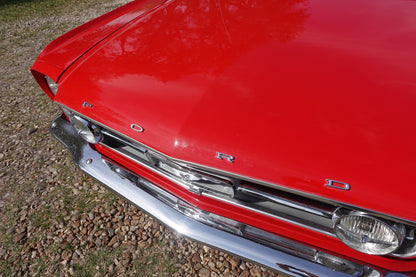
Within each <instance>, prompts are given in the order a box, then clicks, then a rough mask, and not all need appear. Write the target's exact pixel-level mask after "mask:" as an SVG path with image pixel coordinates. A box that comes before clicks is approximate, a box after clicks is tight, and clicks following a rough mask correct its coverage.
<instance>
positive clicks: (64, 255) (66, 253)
mask: <svg viewBox="0 0 416 277" xmlns="http://www.w3.org/2000/svg"><path fill="white" fill-rule="evenodd" d="M71 257H72V251H71V250H70V249H66V250H64V251H63V252H62V254H61V258H62V260H64V261H69V260H70V259H71Z"/></svg>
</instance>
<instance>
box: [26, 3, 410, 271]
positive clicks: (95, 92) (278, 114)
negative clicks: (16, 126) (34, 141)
mask: <svg viewBox="0 0 416 277" xmlns="http://www.w3.org/2000/svg"><path fill="white" fill-rule="evenodd" d="M263 2H264V3H263ZM383 3H384V6H383V7H388V8H389V11H390V13H389V18H391V19H392V21H389V22H394V24H393V23H389V24H390V25H393V26H390V27H389V28H387V27H386V29H385V30H384V32H378V31H377V30H379V29H378V28H376V27H375V26H380V25H381V24H382V23H383V24H384V25H383V26H387V25H386V23H385V19H384V18H383V17H382V16H383V15H384V13H385V10H384V8H382V7H381V6H376V5H375V4H364V3H358V2H357V3H355V4H353V3H338V4H337V5H335V4H329V3H328V1H311V2H309V1H302V0H301V1H270V2H266V1H262V2H261V3H258V2H256V1H249V3H234V2H227V1H226V2H218V1H206V2H201V3H194V2H192V1H134V2H132V3H130V4H128V5H127V6H124V7H122V8H121V9H118V10H115V11H114V12H112V13H110V14H108V15H105V16H103V17H101V18H99V19H96V20H95V21H93V22H91V23H88V24H87V25H84V26H83V27H80V28H79V29H76V30H74V31H72V32H71V33H69V34H67V35H64V36H63V37H61V38H60V39H58V40H57V41H56V42H54V43H53V44H51V46H49V47H48V48H47V49H46V50H45V51H44V52H43V53H42V54H41V55H40V57H39V58H38V60H37V61H36V62H35V64H34V65H33V67H32V72H33V75H34V76H35V78H36V80H37V81H38V83H39V84H40V86H41V87H42V88H43V89H44V90H45V92H46V93H47V94H48V96H49V97H50V98H51V99H52V100H53V101H54V102H55V103H56V104H57V105H58V106H59V107H60V109H61V110H62V112H63V114H62V116H60V117H58V118H57V119H55V120H54V122H53V123H52V126H51V131H52V133H53V135H54V136H55V137H56V138H57V139H58V140H59V141H61V142H62V143H63V144H64V145H65V146H67V147H68V149H69V150H70V152H71V154H72V156H73V159H74V161H75V163H76V164H77V165H78V166H79V167H80V169H81V170H83V171H84V172H86V173H88V174H89V175H91V176H93V177H95V178H96V179H97V180H99V181H101V182H102V183H103V184H104V185H106V186H107V187H109V188H111V189H112V190H114V191H116V192H117V193H118V194H120V195H121V196H123V197H124V198H126V199H128V200H129V201H130V202H132V203H134V204H135V205H137V206H138V207H139V208H141V209H143V210H145V211H147V212H148V213H149V214H151V215H152V216H154V217H155V218H157V219H159V220H160V221H161V222H163V223H164V224H166V225H167V226H169V227H171V228H172V229H174V230H175V231H177V232H179V233H181V234H184V235H186V236H188V237H190V238H193V239H195V240H198V241H201V242H203V243H205V244H208V245H211V246H214V247H217V248H220V249H222V250H224V251H227V252H230V253H233V254H236V255H238V256H241V257H243V258H246V259H249V260H252V261H255V262H257V263H259V264H262V265H265V266H267V267H269V268H272V269H275V270H277V271H279V272H283V273H287V274H289V275H294V276H393V275H394V276H398V274H402V275H403V276H414V275H415V270H416V261H415V258H414V257H415V256H416V238H415V234H414V233H415V229H416V212H415V211H414V209H412V208H411V205H412V203H413V193H412V192H413V187H412V185H411V181H412V180H413V179H414V178H413V177H416V175H415V170H414V165H415V164H414V161H413V159H412V157H413V154H416V153H415V152H416V147H414V143H413V141H414V140H413V138H416V132H415V129H414V128H413V125H414V122H415V119H416V116H415V114H414V112H413V105H412V103H414V102H416V98H415V97H414V96H413V95H412V92H414V88H415V78H414V76H413V75H412V73H413V70H412V65H414V64H415V63H413V62H416V56H415V54H414V53H413V52H414V51H413V49H414V48H413V46H415V45H416V42H415V41H414V39H412V36H411V35H410V34H414V33H415V31H416V26H415V24H412V22H413V21H412V20H411V18H412V17H411V16H410V15H409V13H408V11H409V10H411V9H413V10H416V7H415V5H414V3H412V2H408V3H397V2H395V1H392V0H385V1H383ZM356 5H358V6H360V7H361V11H360V12H358V13H357V14H355V15H354V16H352V15H351V12H352V11H355V8H356ZM325 11H326V12H330V13H331V14H332V15H337V17H336V18H333V19H331V20H329V19H328V18H326V16H324V15H323V13H324V12H325ZM364 18H371V19H372V20H373V21H371V22H372V23H363V21H360V20H363V19H364ZM398 18H400V20H396V21H393V19H398ZM353 19H354V20H355V21H354V20H353ZM329 22H332V23H333V24H332V25H330V24H328V23H329ZM347 23H348V24H347ZM376 23H377V24H376ZM347 25H348V26H347ZM397 30H403V31H400V32H398V31H397ZM393 38H394V39H393ZM75 46H77V47H75ZM399 50H400V51H399Z"/></svg>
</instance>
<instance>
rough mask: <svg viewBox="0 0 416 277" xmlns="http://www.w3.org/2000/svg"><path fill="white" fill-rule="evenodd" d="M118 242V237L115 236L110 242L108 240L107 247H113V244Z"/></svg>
mask: <svg viewBox="0 0 416 277" xmlns="http://www.w3.org/2000/svg"><path fill="white" fill-rule="evenodd" d="M117 242H118V237H117V236H114V237H113V238H112V239H111V240H110V242H109V243H108V246H110V247H111V246H113V245H114V244H116V243H117Z"/></svg>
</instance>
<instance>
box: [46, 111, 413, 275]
mask: <svg viewBox="0 0 416 277" xmlns="http://www.w3.org/2000/svg"><path fill="white" fill-rule="evenodd" d="M51 132H52V134H53V135H54V136H55V137H56V138H57V139H58V140H59V141H60V142H61V143H62V144H64V145H65V146H66V147H67V148H68V149H69V151H70V152H71V154H72V158H73V160H74V162H75V164H76V165H77V166H78V167H79V168H80V169H81V170H82V171H84V172H86V173H88V174H89V175H91V176H92V177H94V178H95V179H97V180H99V181H100V182H102V183H103V184H104V185H106V186H107V187H108V188H110V189H112V190H114V191H115V192H117V193H118V194H119V195H121V196H123V197H124V198H126V199H127V200H129V201H130V202H132V203H133V204H135V205H136V206H138V207H139V208H140V209H142V210H143V211H145V212H147V213H149V214H150V215H151V216H153V217H154V218H156V219H158V220H159V221H161V222H162V223H163V224H165V225H166V226H168V227H169V228H171V229H173V230H175V231H176V232H177V233H179V234H181V235H184V236H186V237H189V238H191V239H194V240H197V241H200V242H202V243H204V244H207V245H211V246H213V247H216V248H219V249H222V250H224V251H226V252H229V253H232V254H234V255H237V256H241V257H243V258H245V259H248V260H251V261H254V262H256V263H258V264H261V265H264V266H266V267H269V268H272V269H274V270H276V271H279V272H281V273H285V274H288V275H291V276H302V277H304V276H371V277H376V276H393V275H394V276H407V275H403V274H397V273H393V272H384V271H379V270H375V269H373V268H369V267H368V266H363V265H360V264H356V263H353V262H350V261H347V260H344V259H340V258H337V257H334V256H332V255H329V254H326V253H323V252H321V251H318V250H316V249H313V248H310V247H306V246H304V245H301V244H298V243H295V242H292V241H290V240H287V239H285V238H281V237H277V236H274V235H271V234H268V233H265V232H263V231H261V230H258V229H256V228H253V227H251V226H247V225H244V224H241V223H239V222H236V221H234V220H230V219H226V218H224V217H221V216H218V215H214V214H211V213H207V212H205V211H202V210H199V209H197V208H195V207H193V206H192V205H189V204H187V203H185V202H183V201H182V200H180V199H178V198H177V197H175V196H174V195H171V194H170V193H168V192H166V191H164V190H162V189H160V188H159V187H158V186H156V185H154V184H152V183H150V182H149V181H147V180H145V179H143V178H141V177H140V176H137V175H135V174H133V173H131V172H128V171H127V170H124V169H123V168H121V167H119V166H117V165H115V164H113V163H112V162H111V161H108V160H106V159H103V157H102V156H101V154H99V153H98V152H96V151H94V150H93V149H91V147H90V146H89V144H88V143H86V142H85V141H84V140H82V139H81V138H80V137H79V136H78V135H77V134H76V132H75V131H74V129H73V128H72V126H71V125H70V124H69V123H68V122H67V121H66V120H64V119H62V118H61V117H58V118H56V119H55V120H54V121H53V123H52V125H51ZM248 238H250V239H248ZM264 243H267V244H268V245H269V246H271V247H269V246H266V245H264ZM289 253H290V254H289ZM334 269H336V270H337V271H334Z"/></svg>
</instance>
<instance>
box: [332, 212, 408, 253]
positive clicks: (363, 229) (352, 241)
mask: <svg viewBox="0 0 416 277" xmlns="http://www.w3.org/2000/svg"><path fill="white" fill-rule="evenodd" d="M332 220H333V227H334V233H335V235H336V236H337V237H338V239H339V240H340V241H342V242H343V243H344V244H345V245H347V246H348V247H350V248H352V249H354V250H356V251H359V252H361V253H365V254H369V255H378V256H380V255H389V254H392V253H394V252H395V251H397V250H398V249H399V248H400V246H401V245H402V243H403V241H404V238H405V236H406V227H405V226H404V225H403V224H401V223H396V222H393V221H389V220H385V219H381V218H378V217H375V216H373V215H370V214H368V213H364V212H360V211H350V210H346V209H343V208H340V209H338V210H336V211H335V213H334V217H333V219H332ZM348 220H349V221H350V222H351V223H350V224H352V225H353V226H354V229H355V230H353V229H348V228H345V226H346V225H347V224H348V223H346V221H348ZM343 225H344V226H343ZM350 227H351V226H350ZM377 231H378V232H379V233H378V234H377ZM383 231H384V232H383ZM380 232H381V233H382V234H380ZM377 236H379V238H380V240H377V239H376V237H377ZM383 236H384V238H383ZM388 236H390V239H389V238H388ZM391 238H393V240H392V239H391ZM383 239H384V240H383ZM389 244H390V247H388V245H389ZM382 245H384V246H385V247H384V248H383V247H382Z"/></svg>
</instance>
